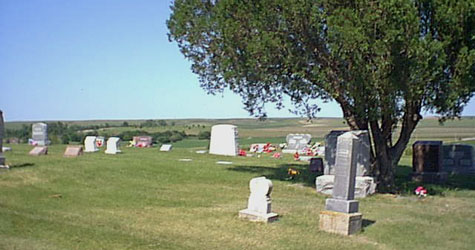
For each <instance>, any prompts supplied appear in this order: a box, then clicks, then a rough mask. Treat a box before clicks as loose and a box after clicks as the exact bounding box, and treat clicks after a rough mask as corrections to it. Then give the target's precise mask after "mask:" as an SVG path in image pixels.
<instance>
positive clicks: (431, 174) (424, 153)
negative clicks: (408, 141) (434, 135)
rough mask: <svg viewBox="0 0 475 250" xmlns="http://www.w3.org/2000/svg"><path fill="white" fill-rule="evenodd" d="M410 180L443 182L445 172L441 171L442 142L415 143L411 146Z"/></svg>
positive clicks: (445, 175) (445, 176)
mask: <svg viewBox="0 0 475 250" xmlns="http://www.w3.org/2000/svg"><path fill="white" fill-rule="evenodd" d="M412 171H413V173H412V179H413V180H415V181H422V182H443V181H445V180H446V179H447V172H445V171H443V169H442V141H416V142H414V144H413V145H412Z"/></svg>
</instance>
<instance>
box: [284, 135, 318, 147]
mask: <svg viewBox="0 0 475 250" xmlns="http://www.w3.org/2000/svg"><path fill="white" fill-rule="evenodd" d="M285 139H286V141H287V147H286V149H287V150H302V149H304V148H305V147H307V145H308V144H309V143H310V141H311V140H312V135H310V134H288V135H287V137H286V138H285Z"/></svg>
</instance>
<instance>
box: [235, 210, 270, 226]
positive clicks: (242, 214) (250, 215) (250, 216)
mask: <svg viewBox="0 0 475 250" xmlns="http://www.w3.org/2000/svg"><path fill="white" fill-rule="evenodd" d="M239 218H243V219H247V220H250V221H256V222H266V223H270V222H273V221H276V220H277V219H278V218H279V215H278V214H276V213H268V214H261V213H258V212H255V211H252V210H249V209H243V210H241V211H239Z"/></svg>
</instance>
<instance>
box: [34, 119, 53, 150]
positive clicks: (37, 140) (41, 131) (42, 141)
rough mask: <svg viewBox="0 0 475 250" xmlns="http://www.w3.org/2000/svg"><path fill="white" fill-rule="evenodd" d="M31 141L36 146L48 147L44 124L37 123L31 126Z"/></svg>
mask: <svg viewBox="0 0 475 250" xmlns="http://www.w3.org/2000/svg"><path fill="white" fill-rule="evenodd" d="M31 127H32V137H33V138H32V139H33V142H34V144H35V145H36V146H46V145H49V143H50V141H49V140H48V125H47V124H46V123H42V122H38V123H34V124H33V125H32V126H31Z"/></svg>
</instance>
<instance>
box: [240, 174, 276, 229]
mask: <svg viewBox="0 0 475 250" xmlns="http://www.w3.org/2000/svg"><path fill="white" fill-rule="evenodd" d="M249 188H250V190H251V195H250V196H249V200H248V203H247V208H246V209H243V210H241V211H239V218H245V219H248V220H250V221H259V222H272V221H275V220H276V219H277V218H278V217H279V215H277V214H276V213H272V211H271V203H272V202H271V198H270V194H271V192H272V181H270V180H269V179H266V177H257V178H253V179H251V181H250V182H249Z"/></svg>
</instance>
